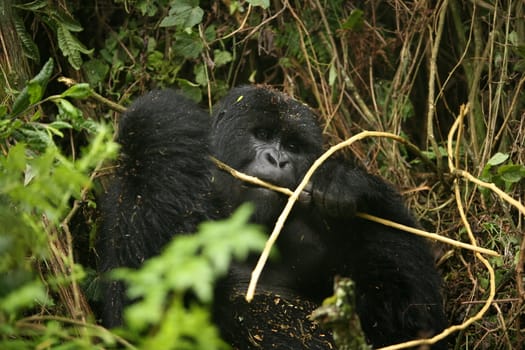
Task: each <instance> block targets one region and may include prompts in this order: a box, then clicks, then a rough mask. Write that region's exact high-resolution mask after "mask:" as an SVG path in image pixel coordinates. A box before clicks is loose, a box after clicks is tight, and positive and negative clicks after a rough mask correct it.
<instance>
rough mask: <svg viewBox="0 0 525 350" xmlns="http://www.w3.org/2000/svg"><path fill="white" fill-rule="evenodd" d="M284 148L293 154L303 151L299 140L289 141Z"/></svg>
mask: <svg viewBox="0 0 525 350" xmlns="http://www.w3.org/2000/svg"><path fill="white" fill-rule="evenodd" d="M284 147H285V148H286V149H287V150H289V151H292V152H299V151H300V150H301V142H300V141H298V140H288V141H286V142H285V143H284Z"/></svg>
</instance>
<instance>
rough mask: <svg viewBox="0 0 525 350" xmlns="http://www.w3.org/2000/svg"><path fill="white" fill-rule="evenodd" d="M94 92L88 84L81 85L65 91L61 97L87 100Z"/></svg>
mask: <svg viewBox="0 0 525 350" xmlns="http://www.w3.org/2000/svg"><path fill="white" fill-rule="evenodd" d="M92 93H93V90H91V87H90V86H89V84H87V83H80V84H75V85H73V86H71V87H70V88H69V89H67V90H66V91H64V92H63V93H62V94H60V96H62V97H72V98H86V97H89V96H91V94H92Z"/></svg>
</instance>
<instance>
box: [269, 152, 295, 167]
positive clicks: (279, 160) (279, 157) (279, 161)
mask: <svg viewBox="0 0 525 350" xmlns="http://www.w3.org/2000/svg"><path fill="white" fill-rule="evenodd" d="M263 159H264V160H265V161H266V162H268V164H270V165H271V166H274V167H277V168H284V167H285V166H286V165H288V164H289V163H290V161H289V160H288V157H286V156H284V155H283V154H282V153H281V152H278V151H267V152H266V153H265V154H264V156H263Z"/></svg>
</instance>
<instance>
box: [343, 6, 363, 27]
mask: <svg viewBox="0 0 525 350" xmlns="http://www.w3.org/2000/svg"><path fill="white" fill-rule="evenodd" d="M363 23H364V21H363V11H362V10H359V9H354V10H352V12H350V16H348V18H347V19H346V21H345V22H344V23H343V25H342V26H341V27H342V28H343V29H349V30H359V29H361V28H362V27H363Z"/></svg>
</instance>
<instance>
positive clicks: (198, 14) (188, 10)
mask: <svg viewBox="0 0 525 350" xmlns="http://www.w3.org/2000/svg"><path fill="white" fill-rule="evenodd" d="M198 5H199V2H198V1H195V0H178V1H173V2H172V3H171V8H170V11H169V13H168V16H166V17H164V19H163V20H162V21H161V22H160V26H161V27H172V26H175V27H177V28H180V29H186V28H192V27H193V26H195V25H197V24H199V23H201V22H202V17H203V16H204V11H203V10H202V9H201V8H200V7H199V6H198Z"/></svg>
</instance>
